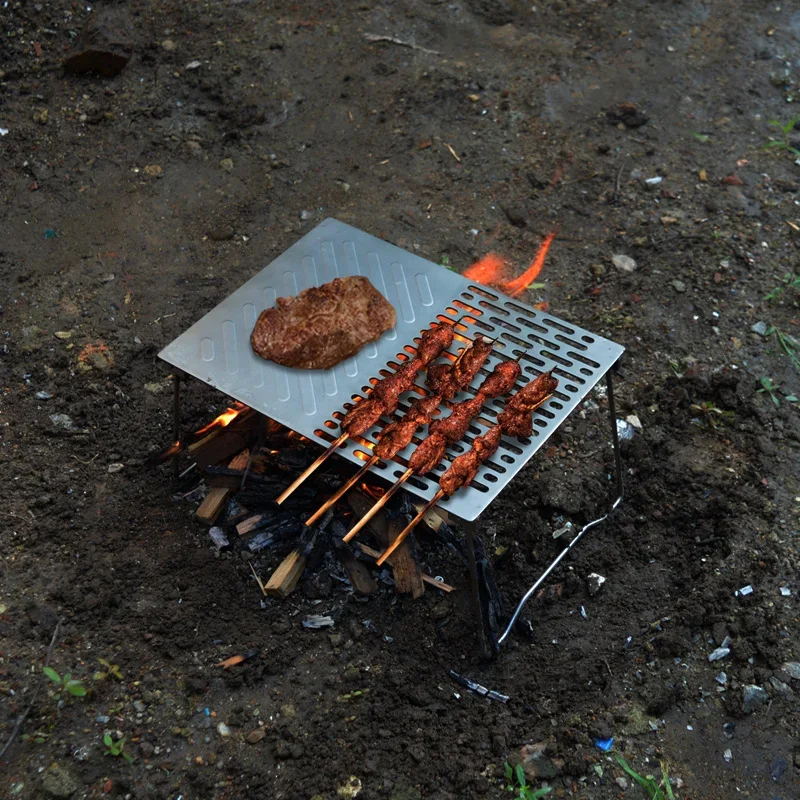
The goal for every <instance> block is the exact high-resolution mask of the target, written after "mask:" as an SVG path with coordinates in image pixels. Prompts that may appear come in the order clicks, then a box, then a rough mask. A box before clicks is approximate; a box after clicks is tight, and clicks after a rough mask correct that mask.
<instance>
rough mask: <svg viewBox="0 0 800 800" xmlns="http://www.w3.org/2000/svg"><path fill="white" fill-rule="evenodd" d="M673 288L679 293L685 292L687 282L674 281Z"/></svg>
mask: <svg viewBox="0 0 800 800" xmlns="http://www.w3.org/2000/svg"><path fill="white" fill-rule="evenodd" d="M672 288H673V289H674V290H675V291H676V292H678V293H679V294H683V293H684V292H685V291H686V284H685V283H684V282H683V281H678V280H675V281H672Z"/></svg>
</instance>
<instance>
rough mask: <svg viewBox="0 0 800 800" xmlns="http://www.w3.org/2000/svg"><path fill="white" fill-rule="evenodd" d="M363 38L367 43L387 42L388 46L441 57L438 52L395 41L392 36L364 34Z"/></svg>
mask: <svg viewBox="0 0 800 800" xmlns="http://www.w3.org/2000/svg"><path fill="white" fill-rule="evenodd" d="M364 38H365V39H366V40H367V41H368V42H389V44H396V45H399V46H400V47H408V48H410V49H411V50H419V51H420V52H421V53H430V54H431V55H432V56H440V55H441V53H440V52H439V51H438V50H428V48H427V47H420V46H419V45H418V44H413V43H412V42H404V41H403V40H402V39H395V38H394V36H382V35H381V34H380V33H365V34H364Z"/></svg>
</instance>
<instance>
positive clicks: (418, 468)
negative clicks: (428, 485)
mask: <svg viewBox="0 0 800 800" xmlns="http://www.w3.org/2000/svg"><path fill="white" fill-rule="evenodd" d="M446 449H447V439H445V438H444V436H441V435H438V436H433V435H431V436H429V437H428V438H427V439H424V440H423V441H422V442H421V443H420V445H419V447H417V449H416V450H415V451H414V453H413V454H412V456H411V458H410V459H409V460H408V466H409V469H412V470H414V472H415V473H416V474H417V475H425V474H426V473H428V472H430V471H431V470H432V469H433V468H434V467H435V466H436V465H437V464H438V463H439V462H440V461H441V460H442V459H443V458H444V453H445V450H446Z"/></svg>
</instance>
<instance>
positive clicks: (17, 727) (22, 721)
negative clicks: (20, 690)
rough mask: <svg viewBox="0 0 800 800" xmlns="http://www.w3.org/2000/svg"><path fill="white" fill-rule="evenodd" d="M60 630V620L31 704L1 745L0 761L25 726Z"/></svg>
mask: <svg viewBox="0 0 800 800" xmlns="http://www.w3.org/2000/svg"><path fill="white" fill-rule="evenodd" d="M60 630H61V620H59V621H58V624H57V625H56V629H55V630H54V631H53V638H52V639H51V640H50V646H49V647H48V648H47V657H46V658H45V660H44V667H42V675H40V676H39V682H38V683H37V684H36V688H35V689H34V691H33V697H31V702H30V703H28V707H27V708H26V709H25V710H24V711H23V712H22V713H21V714H20V715H19V719H18V720H17V724H16V725H15V726H14V730H13V731H11V736H9V737H8V741H7V742H6V743H5V744H4V745H3V749H2V750H0V761H1V760H2V759H3V756H4V755H5V754H6V751H7V750H8V748H9V747H11V743H12V742H13V741H14V739H16V738H17V735H18V734H19V732H20V731H21V730H22V726H23V725H24V724H25V720H26V719H27V718H28V714H30V713H31V711H32V709H33V705H34V703H35V702H36V698H37V697H38V696H39V691H40V689H41V688H42V682H43V680H44V669H45V667H49V666H50V659H51V658H52V657H53V650H54V649H55V646H56V639H58V634H59V632H60Z"/></svg>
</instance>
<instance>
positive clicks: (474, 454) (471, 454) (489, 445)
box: [439, 425, 503, 497]
mask: <svg viewBox="0 0 800 800" xmlns="http://www.w3.org/2000/svg"><path fill="white" fill-rule="evenodd" d="M502 436H503V431H502V428H501V427H500V426H499V425H494V426H493V427H491V428H489V430H488V431H487V432H486V433H485V434H484V435H483V436H479V437H478V438H477V439H475V441H474V442H473V443H472V447H471V448H470V449H469V450H467V452H466V453H462V454H461V455H460V456H458V458H456V459H454V461H453V463H452V464H451V465H450V467H449V468H448V470H447V472H445V473H444V475H442V477H441V478H439V488H440V489H441V490H442V491H443V492H444V493H445V495H446V496H447V497H450V496H451V495H452V494H454V493H455V492H456V491H457V490H458V489H460V488H461V487H464V486H469V485H470V483H472V480H473V478H474V477H475V476H476V475H477V474H478V468H479V467H480V465H481V464H485V463H486V461H488V460H489V459H490V458H491V457H492V455H494V452H495V451H496V450H497V448H498V447H499V446H500V439H501V438H502Z"/></svg>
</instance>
